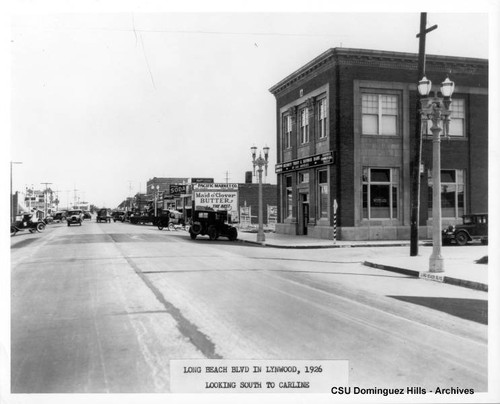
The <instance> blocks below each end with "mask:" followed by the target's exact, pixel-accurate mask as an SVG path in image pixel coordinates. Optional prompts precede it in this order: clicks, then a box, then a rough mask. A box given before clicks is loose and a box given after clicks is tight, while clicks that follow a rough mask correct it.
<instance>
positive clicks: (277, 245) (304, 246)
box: [238, 238, 410, 250]
mask: <svg viewBox="0 0 500 404" xmlns="http://www.w3.org/2000/svg"><path fill="white" fill-rule="evenodd" d="M238 241H239V242H241V243H248V244H255V245H260V246H262V247H272V248H283V249H290V248H294V249H298V250H300V249H302V250H304V249H318V248H362V247H370V248H371V247H407V246H409V245H410V243H409V242H401V243H385V244H345V245H338V244H332V245H279V244H272V243H267V242H263V243H259V242H258V241H251V240H243V239H241V238H239V239H238Z"/></svg>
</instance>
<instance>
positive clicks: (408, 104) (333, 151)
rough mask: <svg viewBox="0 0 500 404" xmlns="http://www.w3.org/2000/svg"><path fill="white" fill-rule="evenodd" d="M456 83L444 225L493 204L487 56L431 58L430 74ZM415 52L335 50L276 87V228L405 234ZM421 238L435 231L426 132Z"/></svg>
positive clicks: (444, 175) (322, 233)
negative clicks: (491, 195)
mask: <svg viewBox="0 0 500 404" xmlns="http://www.w3.org/2000/svg"><path fill="white" fill-rule="evenodd" d="M447 74H449V77H450V79H451V80H453V81H454V82H455V85H456V87H455V92H454V94H453V97H452V98H453V102H452V115H451V127H450V139H449V141H443V142H442V143H441V181H442V193H441V196H442V216H443V225H447V224H453V223H457V222H459V221H460V220H461V219H460V218H461V216H462V215H463V214H465V213H471V212H472V213H473V212H487V211H488V197H487V196H488V61H487V60H484V59H472V58H463V57H451V56H450V57H449V56H433V55H428V56H427V63H426V76H427V77H428V78H429V79H431V80H433V81H434V84H435V85H436V84H439V83H440V82H441V81H443V80H444V79H445V78H446V75H447ZM417 81H418V80H417V55H415V54H410V53H399V52H385V51H373V50H364V49H347V48H335V49H329V50H327V51H326V52H324V53H323V54H321V55H319V56H318V57H316V58H315V59H313V60H312V61H310V62H309V63H307V64H306V65H305V66H303V67H301V68H299V69H298V70H297V71H295V72H294V73H292V74H290V75H289V76H287V77H286V78H284V79H283V80H281V81H280V82H279V83H277V84H276V85H274V86H273V87H272V88H271V89H270V92H271V93H272V94H273V95H274V96H275V98H276V115H277V133H276V141H277V148H276V150H277V165H276V173H277V180H278V224H277V226H276V230H277V232H279V233H287V234H298V235H309V236H313V237H322V238H332V235H333V230H334V228H337V234H338V237H339V238H341V239H346V240H375V239H409V237H410V190H411V171H410V160H411V150H413V149H414V133H415V120H416V114H417V111H416V100H417V90H416V84H417ZM426 131H427V129H425V128H424V138H425V139H424V141H423V152H422V162H423V166H422V182H421V184H422V186H421V199H420V207H421V209H420V223H419V226H420V228H421V230H420V235H421V237H428V236H429V235H430V234H431V226H430V225H431V221H432V214H431V212H432V206H431V204H432V198H431V195H432V181H431V180H430V178H431V175H430V173H431V172H432V141H431V140H430V136H425V132H426Z"/></svg>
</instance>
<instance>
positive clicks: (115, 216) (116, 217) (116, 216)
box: [111, 210, 125, 222]
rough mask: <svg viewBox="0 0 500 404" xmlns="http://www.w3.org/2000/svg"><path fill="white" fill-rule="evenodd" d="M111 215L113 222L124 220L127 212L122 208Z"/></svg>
mask: <svg viewBox="0 0 500 404" xmlns="http://www.w3.org/2000/svg"><path fill="white" fill-rule="evenodd" d="M111 217H112V218H113V222H116V221H118V222H123V218H124V217H125V212H124V211H122V210H116V211H114V212H113V213H111Z"/></svg>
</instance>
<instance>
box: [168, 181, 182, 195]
mask: <svg viewBox="0 0 500 404" xmlns="http://www.w3.org/2000/svg"><path fill="white" fill-rule="evenodd" d="M169 188H170V195H172V196H180V195H181V194H185V193H186V185H176V184H170V187H169Z"/></svg>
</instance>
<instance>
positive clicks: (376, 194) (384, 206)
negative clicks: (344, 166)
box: [362, 168, 399, 219]
mask: <svg viewBox="0 0 500 404" xmlns="http://www.w3.org/2000/svg"><path fill="white" fill-rule="evenodd" d="M398 173H399V172H398V170H397V169H395V168H364V169H363V178H362V180H363V191H362V192H363V195H362V201H363V218H364V219H396V218H397V217H398V182H399V178H398V176H399V174H398Z"/></svg>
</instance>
